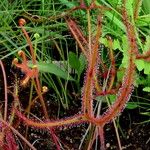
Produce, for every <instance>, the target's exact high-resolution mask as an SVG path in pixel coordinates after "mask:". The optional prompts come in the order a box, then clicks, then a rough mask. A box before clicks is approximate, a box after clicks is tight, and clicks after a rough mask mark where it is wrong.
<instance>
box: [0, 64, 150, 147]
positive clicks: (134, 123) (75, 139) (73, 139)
mask: <svg viewBox="0 0 150 150" xmlns="http://www.w3.org/2000/svg"><path fill="white" fill-rule="evenodd" d="M5 67H6V66H5ZM7 69H8V68H7ZM8 70H9V69H8ZM8 70H7V76H8V83H9V86H11V85H13V82H14V77H13V75H12V73H11V72H10V71H8ZM9 73H10V74H9ZM0 75H1V73H0ZM10 89H11V88H10ZM0 92H1V96H0V101H1V104H2V103H3V96H4V94H3V93H4V91H3V78H2V76H0ZM19 97H20V101H21V103H22V107H23V106H24V105H26V104H27V103H26V101H25V100H26V99H28V97H29V89H28V87H26V88H24V89H21V90H20V94H19ZM9 98H10V99H9V103H10V104H11V102H12V99H13V98H12V97H11V96H9ZM45 98H46V100H47V106H48V108H50V109H49V116H51V119H52V120H55V119H56V118H57V117H56V116H57V113H56V112H57V111H58V104H57V101H55V100H53V99H52V97H51V95H49V94H47V95H45ZM80 103H81V102H80V100H76V102H75V103H72V104H70V107H69V110H66V111H65V110H61V112H62V113H61V115H60V117H61V118H64V117H68V116H72V115H74V114H76V113H78V112H79V111H80V110H81V104H80ZM10 107H11V106H10ZM40 110H41V106H40V104H39V103H38V102H37V103H36V105H35V107H34V109H33V110H32V111H31V112H32V113H33V114H34V115H36V116H38V117H39V118H41V119H44V118H43V116H42V113H41V111H40ZM139 112H140V111H139V109H133V110H127V109H125V110H124V111H123V112H122V114H121V115H120V117H119V124H118V130H119V136H120V140H121V144H122V150H150V122H149V123H141V122H143V121H146V120H150V117H146V116H143V115H141V114H140V113H139ZM140 123H141V124H140ZM87 126H88V125H87V124H86V123H84V124H81V125H80V124H79V125H72V126H69V127H61V128H56V129H55V132H56V134H57V136H58V138H59V139H60V141H61V143H62V145H63V147H64V149H65V150H78V147H79V144H80V142H81V139H82V137H83V135H84V133H85V132H86V129H87ZM17 130H19V132H20V133H21V134H22V135H24V134H25V130H26V127H25V125H24V124H22V123H21V124H20V125H19V126H18V128H17ZM28 130H29V135H28V140H29V141H30V142H31V143H34V146H35V147H36V148H37V150H42V149H43V150H54V149H56V147H55V145H54V144H53V142H52V139H51V136H50V134H49V133H48V132H47V130H42V129H35V128H29V129H28ZM105 142H106V147H107V149H108V150H118V149H119V148H118V144H117V139H116V133H115V130H114V127H113V123H109V124H107V125H106V126H105ZM17 143H19V142H18V141H17ZM21 143H22V142H21ZM22 145H24V143H22ZM19 149H20V150H21V147H20V148H19ZM27 149H28V148H27ZM83 150H86V149H84V148H83ZM93 150H95V148H94V147H93ZM97 150H99V148H98V149H97Z"/></svg>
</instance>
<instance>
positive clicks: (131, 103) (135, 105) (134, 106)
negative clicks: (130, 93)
mask: <svg viewBox="0 0 150 150" xmlns="http://www.w3.org/2000/svg"><path fill="white" fill-rule="evenodd" d="M137 107H138V104H137V103H136V102H128V103H127V106H126V108H127V109H135V108H137Z"/></svg>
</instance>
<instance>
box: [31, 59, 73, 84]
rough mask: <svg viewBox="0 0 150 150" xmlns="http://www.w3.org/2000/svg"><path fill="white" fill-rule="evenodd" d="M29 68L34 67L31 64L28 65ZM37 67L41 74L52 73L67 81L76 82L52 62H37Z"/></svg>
mask: <svg viewBox="0 0 150 150" xmlns="http://www.w3.org/2000/svg"><path fill="white" fill-rule="evenodd" d="M28 65H29V67H31V68H32V67H33V64H32V63H31V62H29V63H28ZM37 66H38V69H39V71H40V72H43V73H51V74H54V75H56V76H58V77H60V78H63V79H65V80H70V81H74V79H73V78H72V77H71V76H70V75H69V73H68V72H67V71H64V70H63V69H61V68H60V67H58V65H56V64H54V63H50V62H37Z"/></svg>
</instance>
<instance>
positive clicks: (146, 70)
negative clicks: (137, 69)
mask: <svg viewBox="0 0 150 150" xmlns="http://www.w3.org/2000/svg"><path fill="white" fill-rule="evenodd" d="M144 65H145V66H144V73H145V74H150V63H149V62H144Z"/></svg>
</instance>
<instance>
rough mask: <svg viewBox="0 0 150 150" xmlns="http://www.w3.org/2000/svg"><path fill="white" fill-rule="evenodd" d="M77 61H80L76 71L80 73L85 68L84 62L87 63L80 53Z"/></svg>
mask: <svg viewBox="0 0 150 150" xmlns="http://www.w3.org/2000/svg"><path fill="white" fill-rule="evenodd" d="M79 61H80V67H79V70H78V73H79V75H80V74H81V73H82V72H83V70H84V69H85V67H86V64H87V62H86V58H85V56H84V55H83V54H80V57H79Z"/></svg>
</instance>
